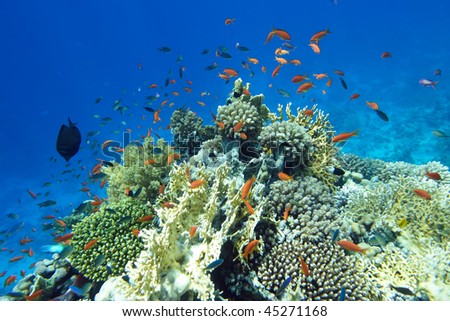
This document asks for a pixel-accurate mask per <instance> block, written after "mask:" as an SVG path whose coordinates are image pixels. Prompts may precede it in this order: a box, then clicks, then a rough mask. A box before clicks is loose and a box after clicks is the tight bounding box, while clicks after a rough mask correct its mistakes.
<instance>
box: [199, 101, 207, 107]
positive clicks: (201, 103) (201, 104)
mask: <svg viewBox="0 0 450 321" xmlns="http://www.w3.org/2000/svg"><path fill="white" fill-rule="evenodd" d="M197 104H199V105H200V106H202V107H204V106H206V104H205V103H204V102H203V101H200V100H197Z"/></svg>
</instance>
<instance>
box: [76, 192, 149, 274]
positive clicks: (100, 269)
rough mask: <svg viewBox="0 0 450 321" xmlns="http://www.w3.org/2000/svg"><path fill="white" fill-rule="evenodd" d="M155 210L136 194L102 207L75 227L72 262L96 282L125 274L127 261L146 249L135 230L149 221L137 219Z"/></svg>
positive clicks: (145, 225)
mask: <svg viewBox="0 0 450 321" xmlns="http://www.w3.org/2000/svg"><path fill="white" fill-rule="evenodd" d="M152 212H153V210H152V209H151V208H149V207H147V206H145V205H142V204H140V203H139V202H138V201H136V200H135V199H133V198H132V197H127V198H124V199H122V200H121V201H119V202H115V203H112V204H110V205H108V206H107V207H106V206H105V207H101V208H100V210H99V211H98V212H96V213H93V214H91V215H90V216H88V217H86V218H85V219H84V220H83V221H81V222H80V223H78V224H76V225H75V226H74V228H73V233H74V236H73V239H72V242H71V245H72V246H73V248H74V251H73V253H72V254H71V255H70V256H69V261H70V263H71V264H72V266H73V267H75V268H76V269H77V270H78V271H79V272H80V273H82V274H83V275H84V276H86V277H88V278H90V279H92V280H94V281H104V280H106V279H107V278H109V277H111V276H116V275H121V274H122V273H123V271H124V268H125V265H126V263H127V262H128V261H129V260H133V259H135V258H136V257H137V256H138V255H139V253H140V252H141V250H142V248H143V244H142V242H141V240H140V239H139V238H138V237H137V236H135V235H134V234H133V233H132V231H133V229H138V230H140V229H142V228H144V227H148V226H149V223H148V222H144V223H140V222H138V221H137V220H138V219H139V218H142V217H144V216H146V215H152ZM94 240H97V241H96V243H95V244H94V245H93V246H92V247H91V248H89V249H86V250H85V249H84V248H85V246H86V245H87V244H88V243H89V242H91V241H94ZM107 265H108V266H109V268H108V269H110V271H108V269H107Z"/></svg>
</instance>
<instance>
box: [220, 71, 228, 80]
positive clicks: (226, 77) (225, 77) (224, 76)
mask: <svg viewBox="0 0 450 321" xmlns="http://www.w3.org/2000/svg"><path fill="white" fill-rule="evenodd" d="M219 78H221V79H223V80H227V81H228V80H230V76H228V75H227V74H221V73H220V72H219Z"/></svg>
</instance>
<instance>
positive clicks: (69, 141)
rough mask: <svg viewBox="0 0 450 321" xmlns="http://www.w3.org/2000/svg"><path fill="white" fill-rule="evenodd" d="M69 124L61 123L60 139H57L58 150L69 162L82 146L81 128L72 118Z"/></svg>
mask: <svg viewBox="0 0 450 321" xmlns="http://www.w3.org/2000/svg"><path fill="white" fill-rule="evenodd" d="M68 120H69V126H68V127H67V126H66V125H64V124H63V125H61V129H60V130H59V134H58V140H57V141H56V150H57V151H58V153H59V154H60V155H61V156H62V157H63V158H64V159H65V160H66V162H68V161H69V160H70V159H71V158H72V157H73V156H74V155H75V154H76V153H78V149H79V148H80V143H81V133H80V130H79V129H78V128H77V127H76V126H75V125H76V124H75V123H72V121H71V120H70V118H68Z"/></svg>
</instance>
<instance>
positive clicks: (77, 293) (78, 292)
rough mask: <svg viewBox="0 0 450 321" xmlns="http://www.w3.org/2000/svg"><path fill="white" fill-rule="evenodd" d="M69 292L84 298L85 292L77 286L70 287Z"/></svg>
mask: <svg viewBox="0 0 450 321" xmlns="http://www.w3.org/2000/svg"><path fill="white" fill-rule="evenodd" d="M69 290H70V291H72V292H73V293H75V294H76V295H78V296H80V297H81V296H84V294H85V292H84V291H83V290H82V289H80V288H79V287H77V286H75V285H71V286H69Z"/></svg>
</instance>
